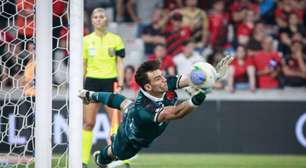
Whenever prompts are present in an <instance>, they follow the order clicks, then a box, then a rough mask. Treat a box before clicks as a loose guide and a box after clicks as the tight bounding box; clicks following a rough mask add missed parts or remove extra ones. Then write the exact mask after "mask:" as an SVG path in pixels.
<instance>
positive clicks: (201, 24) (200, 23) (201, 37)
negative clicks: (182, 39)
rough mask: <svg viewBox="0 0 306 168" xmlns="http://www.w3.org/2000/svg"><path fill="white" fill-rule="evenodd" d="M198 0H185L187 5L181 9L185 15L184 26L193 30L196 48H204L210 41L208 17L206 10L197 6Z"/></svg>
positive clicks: (192, 37) (192, 36)
mask: <svg viewBox="0 0 306 168" xmlns="http://www.w3.org/2000/svg"><path fill="white" fill-rule="evenodd" d="M197 3H198V1H197V0H185V5H186V7H184V8H182V9H180V10H179V11H180V13H181V14H182V16H183V22H182V26H183V27H189V28H190V29H191V31H192V35H191V40H193V42H194V43H195V45H196V48H203V47H205V46H206V45H207V42H208V35H209V34H208V33H209V31H208V17H207V14H206V13H205V11H203V10H202V9H200V8H198V7H197Z"/></svg>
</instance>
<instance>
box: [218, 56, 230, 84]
mask: <svg viewBox="0 0 306 168" xmlns="http://www.w3.org/2000/svg"><path fill="white" fill-rule="evenodd" d="M233 59H234V57H233V56H232V55H231V54H226V55H225V57H224V58H222V59H221V60H220V61H219V62H218V64H217V65H216V71H217V75H218V76H217V81H218V80H220V79H221V78H223V76H224V75H225V73H226V71H227V69H228V65H229V64H230V63H231V62H232V61H233Z"/></svg>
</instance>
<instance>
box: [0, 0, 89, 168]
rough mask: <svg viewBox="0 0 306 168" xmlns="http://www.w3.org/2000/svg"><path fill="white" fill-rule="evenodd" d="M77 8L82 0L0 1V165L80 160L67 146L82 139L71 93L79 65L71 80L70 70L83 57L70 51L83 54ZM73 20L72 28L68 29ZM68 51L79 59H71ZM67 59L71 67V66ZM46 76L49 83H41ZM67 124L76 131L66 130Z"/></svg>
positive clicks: (60, 163)
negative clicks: (72, 112)
mask: <svg viewBox="0 0 306 168" xmlns="http://www.w3.org/2000/svg"><path fill="white" fill-rule="evenodd" d="M72 3H74V4H75V5H74V6H72V5H70V4H72ZM48 5H49V7H48ZM47 9H50V13H49V14H48V10H47ZM42 11H44V12H42ZM51 11H52V12H51ZM76 11H77V12H78V13H77V12H76ZM80 11H81V12H80ZM82 11H83V2H82V1H78V0H44V1H43V2H42V1H38V0H36V1H35V0H1V1H0V167H8V168H11V167H12V168H14V167H16V168H17V167H18V168H19V167H34V166H35V167H38V166H39V165H48V167H50V166H51V167H54V168H62V167H72V166H73V165H74V166H75V165H80V163H76V164H75V163H69V160H72V159H74V160H76V159H78V160H81V159H80V154H81V151H80V150H79V149H80V148H79V147H77V146H76V147H75V149H72V148H71V150H69V145H73V144H77V145H78V144H79V143H80V140H81V131H79V130H80V129H81V126H78V125H81V122H82V121H81V118H82V114H81V113H80V110H81V109H82V105H81V103H80V102H79V101H78V100H77V99H71V98H70V97H74V98H77V96H76V90H77V89H79V88H81V86H82V84H81V83H82V82H81V81H82V77H81V76H82V75H81V70H80V71H74V72H72V73H75V76H76V77H74V79H71V78H70V77H69V76H70V75H69V73H71V72H70V71H69V69H76V66H78V68H79V69H82V62H78V60H80V59H81V55H78V53H75V52H79V54H81V53H82V52H80V51H81V48H82V43H81V41H82V28H80V27H82V24H83V20H82V19H80V17H81V18H82ZM71 12H72V13H73V12H74V15H72V14H71ZM70 15H71V16H70ZM48 16H49V17H48ZM48 19H49V20H48ZM48 23H50V26H49V27H48ZM73 25H74V26H75V30H71V28H70V27H72V26H73ZM46 26H47V27H46ZM51 27H52V28H51ZM46 29H47V30H46ZM48 30H49V35H50V36H48ZM71 31H74V34H75V35H74V36H73V37H70V35H69V34H72V33H73V32H71ZM71 38H72V39H75V42H74V44H71V43H70V41H72V40H70V39H71ZM44 42H46V43H44ZM48 46H50V47H48ZM70 50H74V51H75V52H72V51H71V52H70ZM45 53H47V54H45ZM72 55H75V56H76V57H79V59H78V58H76V57H74V58H76V59H72V57H71V56H72ZM47 60H50V62H46V61H47ZM71 62H74V64H75V65H73V66H75V67H73V66H72V65H71V66H70V63H71ZM45 65H47V67H46V66H45ZM80 65H81V66H80ZM49 66H50V67H51V68H50V69H49V70H50V71H48V69H47V68H48V67H49ZM44 68H45V69H44ZM48 72H50V74H48ZM78 74H79V75H78ZM37 75H39V76H37ZM48 76H49V77H50V78H48ZM48 80H50V83H49V84H48V83H47V86H44V84H46V82H48ZM73 81H74V82H73ZM69 83H78V84H76V85H72V86H69V85H68V84H69ZM69 87H72V89H73V90H72V91H71V90H69ZM48 90H50V91H51V92H50V94H48V92H49V91H48ZM49 95H52V96H50V97H49ZM72 103H74V104H75V106H74V107H71V106H73V105H72ZM48 105H50V107H51V108H48ZM70 107H71V108H70ZM69 109H70V110H75V111H74V113H75V114H70V113H69ZM78 111H79V112H78ZM69 118H70V119H69ZM72 119H73V120H72ZM48 121H50V123H51V122H52V124H49V125H51V126H48V125H47V124H48ZM45 124H46V125H47V127H44V126H46V125H45ZM72 129H75V130H76V132H71V131H69V130H72ZM77 131H79V132H77ZM68 133H69V134H68ZM71 136H74V138H72V137H71ZM70 139H73V141H72V144H70V141H69V140H70ZM45 140H46V141H45ZM68 142H69V143H68ZM73 150H79V151H78V152H74V151H73ZM69 153H73V154H72V155H71V154H69ZM49 154H50V155H49ZM38 155H40V156H38ZM35 156H36V157H35ZM71 157H74V158H71ZM79 162H81V161H79ZM39 167H45V166H39ZM48 167H46V168H48ZM75 167H79V166H75ZM80 167H81V166H80Z"/></svg>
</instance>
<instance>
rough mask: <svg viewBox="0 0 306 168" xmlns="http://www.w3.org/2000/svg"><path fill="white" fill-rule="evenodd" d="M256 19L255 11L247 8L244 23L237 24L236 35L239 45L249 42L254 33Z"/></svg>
mask: <svg viewBox="0 0 306 168" xmlns="http://www.w3.org/2000/svg"><path fill="white" fill-rule="evenodd" d="M255 19H256V18H255V12H254V11H253V10H249V9H247V10H246V15H245V18H244V19H243V21H242V23H240V24H238V26H237V30H236V35H237V40H238V45H246V44H247V43H248V42H249V40H250V38H251V36H252V34H253V29H254V24H255Z"/></svg>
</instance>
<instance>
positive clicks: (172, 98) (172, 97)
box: [164, 91, 177, 105]
mask: <svg viewBox="0 0 306 168" xmlns="http://www.w3.org/2000/svg"><path fill="white" fill-rule="evenodd" d="M164 100H165V101H166V102H167V103H169V104H171V105H174V104H175V103H176V101H177V95H176V93H175V91H167V92H166V95H165V97H164Z"/></svg>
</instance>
